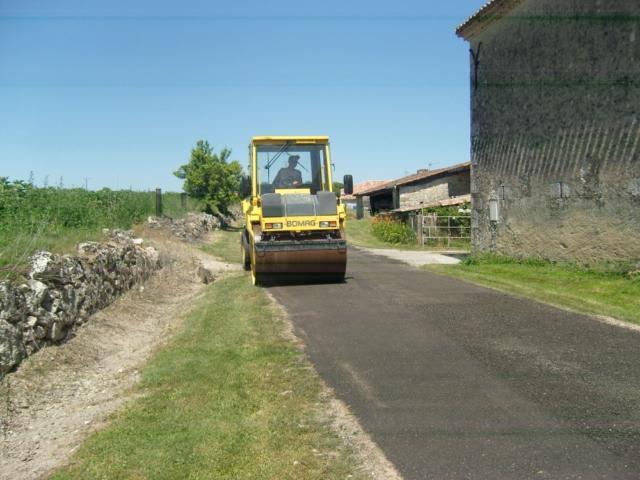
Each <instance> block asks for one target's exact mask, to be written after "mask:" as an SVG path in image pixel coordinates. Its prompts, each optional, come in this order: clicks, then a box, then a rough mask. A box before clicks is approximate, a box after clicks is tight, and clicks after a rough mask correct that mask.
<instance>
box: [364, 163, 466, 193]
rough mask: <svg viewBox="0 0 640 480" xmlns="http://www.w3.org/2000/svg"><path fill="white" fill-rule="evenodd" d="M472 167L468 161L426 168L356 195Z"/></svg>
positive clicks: (380, 190)
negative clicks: (431, 168)
mask: <svg viewBox="0 0 640 480" xmlns="http://www.w3.org/2000/svg"><path fill="white" fill-rule="evenodd" d="M470 168H471V164H470V163H469V162H466V163H458V164H456V165H451V166H449V167H444V168H438V169H437V170H425V171H423V172H419V173H414V174H413V175H407V176H406V177H402V178H398V179H396V180H391V181H389V182H386V183H383V184H382V185H378V186H375V187H373V188H369V189H367V190H362V191H360V192H357V193H356V194H355V195H357V196H361V195H371V194H373V193H377V192H383V191H385V190H391V189H392V188H393V187H396V186H401V185H409V184H410V183H414V182H417V181H420V180H425V179H427V178H430V177H436V176H438V175H444V174H447V173H457V172H461V171H463V170H469V169H470Z"/></svg>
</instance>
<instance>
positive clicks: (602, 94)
mask: <svg viewBox="0 0 640 480" xmlns="http://www.w3.org/2000/svg"><path fill="white" fill-rule="evenodd" d="M457 34H458V36H460V37H461V38H463V39H464V40H466V41H467V42H468V43H469V47H470V49H469V50H470V55H469V60H470V67H471V68H470V90H471V106H470V109H471V159H472V162H471V163H472V165H471V195H472V243H473V248H474V250H476V251H480V252H483V251H496V252H499V253H504V254H507V255H513V256H520V257H542V258H547V259H551V260H567V261H578V262H581V263H593V262H601V261H616V262H617V261H628V260H630V259H638V258H640V242H638V241H637V239H638V238H640V153H639V149H640V119H639V115H640V1H638V0H608V1H601V0H580V1H575V0H493V1H490V2H489V3H487V4H486V5H485V6H484V7H483V8H482V9H480V10H479V11H478V12H476V13H475V14H474V15H473V16H471V17H470V18H469V19H468V20H467V21H466V22H464V23H463V24H462V25H460V26H459V28H458V29H457Z"/></svg>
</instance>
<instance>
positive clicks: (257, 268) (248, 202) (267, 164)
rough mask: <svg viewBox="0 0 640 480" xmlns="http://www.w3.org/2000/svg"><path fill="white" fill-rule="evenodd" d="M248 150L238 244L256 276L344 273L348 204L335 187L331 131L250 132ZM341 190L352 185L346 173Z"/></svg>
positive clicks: (264, 279)
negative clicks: (314, 133) (305, 133)
mask: <svg viewBox="0 0 640 480" xmlns="http://www.w3.org/2000/svg"><path fill="white" fill-rule="evenodd" d="M249 158H250V161H249V175H248V176H245V177H243V181H242V191H243V196H244V197H245V199H244V200H243V202H242V211H243V213H244V217H245V226H244V229H243V232H242V240H241V249H242V258H243V265H244V268H245V269H246V270H251V278H252V281H253V283H254V284H255V285H260V284H268V283H271V282H282V281H285V282H286V281H288V280H289V279H293V278H294V277H296V278H297V277H302V278H307V279H311V280H324V281H327V280H328V281H343V280H344V275H345V270H346V267H347V239H346V235H345V221H346V211H345V206H344V205H343V204H341V203H340V198H339V196H338V195H337V192H334V191H333V181H332V173H333V171H332V164H331V154H330V152H329V137H326V136H314V137H303V136H293V137H283V136H275V137H253V138H252V139H251V144H250V145H249ZM344 192H345V194H347V195H348V194H351V193H352V192H353V178H352V177H351V175H345V177H344Z"/></svg>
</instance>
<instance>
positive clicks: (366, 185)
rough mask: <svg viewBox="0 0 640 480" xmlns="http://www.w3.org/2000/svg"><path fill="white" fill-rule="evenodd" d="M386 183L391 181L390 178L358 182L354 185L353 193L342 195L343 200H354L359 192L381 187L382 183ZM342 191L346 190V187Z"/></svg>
mask: <svg viewBox="0 0 640 480" xmlns="http://www.w3.org/2000/svg"><path fill="white" fill-rule="evenodd" d="M385 183H389V180H367V181H366V182H360V183H356V184H355V185H354V186H353V195H341V198H342V200H354V199H355V198H356V197H355V196H356V194H357V193H360V192H363V191H365V190H369V189H371V188H375V187H379V186H380V185H384V184H385ZM341 191H342V192H344V189H342V190H341Z"/></svg>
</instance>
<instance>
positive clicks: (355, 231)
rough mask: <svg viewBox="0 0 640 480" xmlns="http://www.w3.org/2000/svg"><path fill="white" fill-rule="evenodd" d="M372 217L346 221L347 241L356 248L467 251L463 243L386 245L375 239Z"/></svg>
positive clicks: (466, 246)
mask: <svg viewBox="0 0 640 480" xmlns="http://www.w3.org/2000/svg"><path fill="white" fill-rule="evenodd" d="M372 221H373V218H372V217H365V218H363V219H361V220H356V219H355V218H348V219H347V241H348V242H350V243H351V244H353V245H355V246H357V247H365V248H392V249H394V250H426V251H440V250H463V251H467V250H469V244H468V243H465V242H457V243H456V242H455V241H454V242H452V244H451V247H450V248H447V247H446V246H435V245H434V246H428V245H427V246H424V247H421V246H419V245H418V244H413V245H404V244H401V245H399V244H392V243H387V242H384V241H382V240H380V239H379V238H377V237H376V236H375V235H374V234H373V231H372V229H371V223H372Z"/></svg>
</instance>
